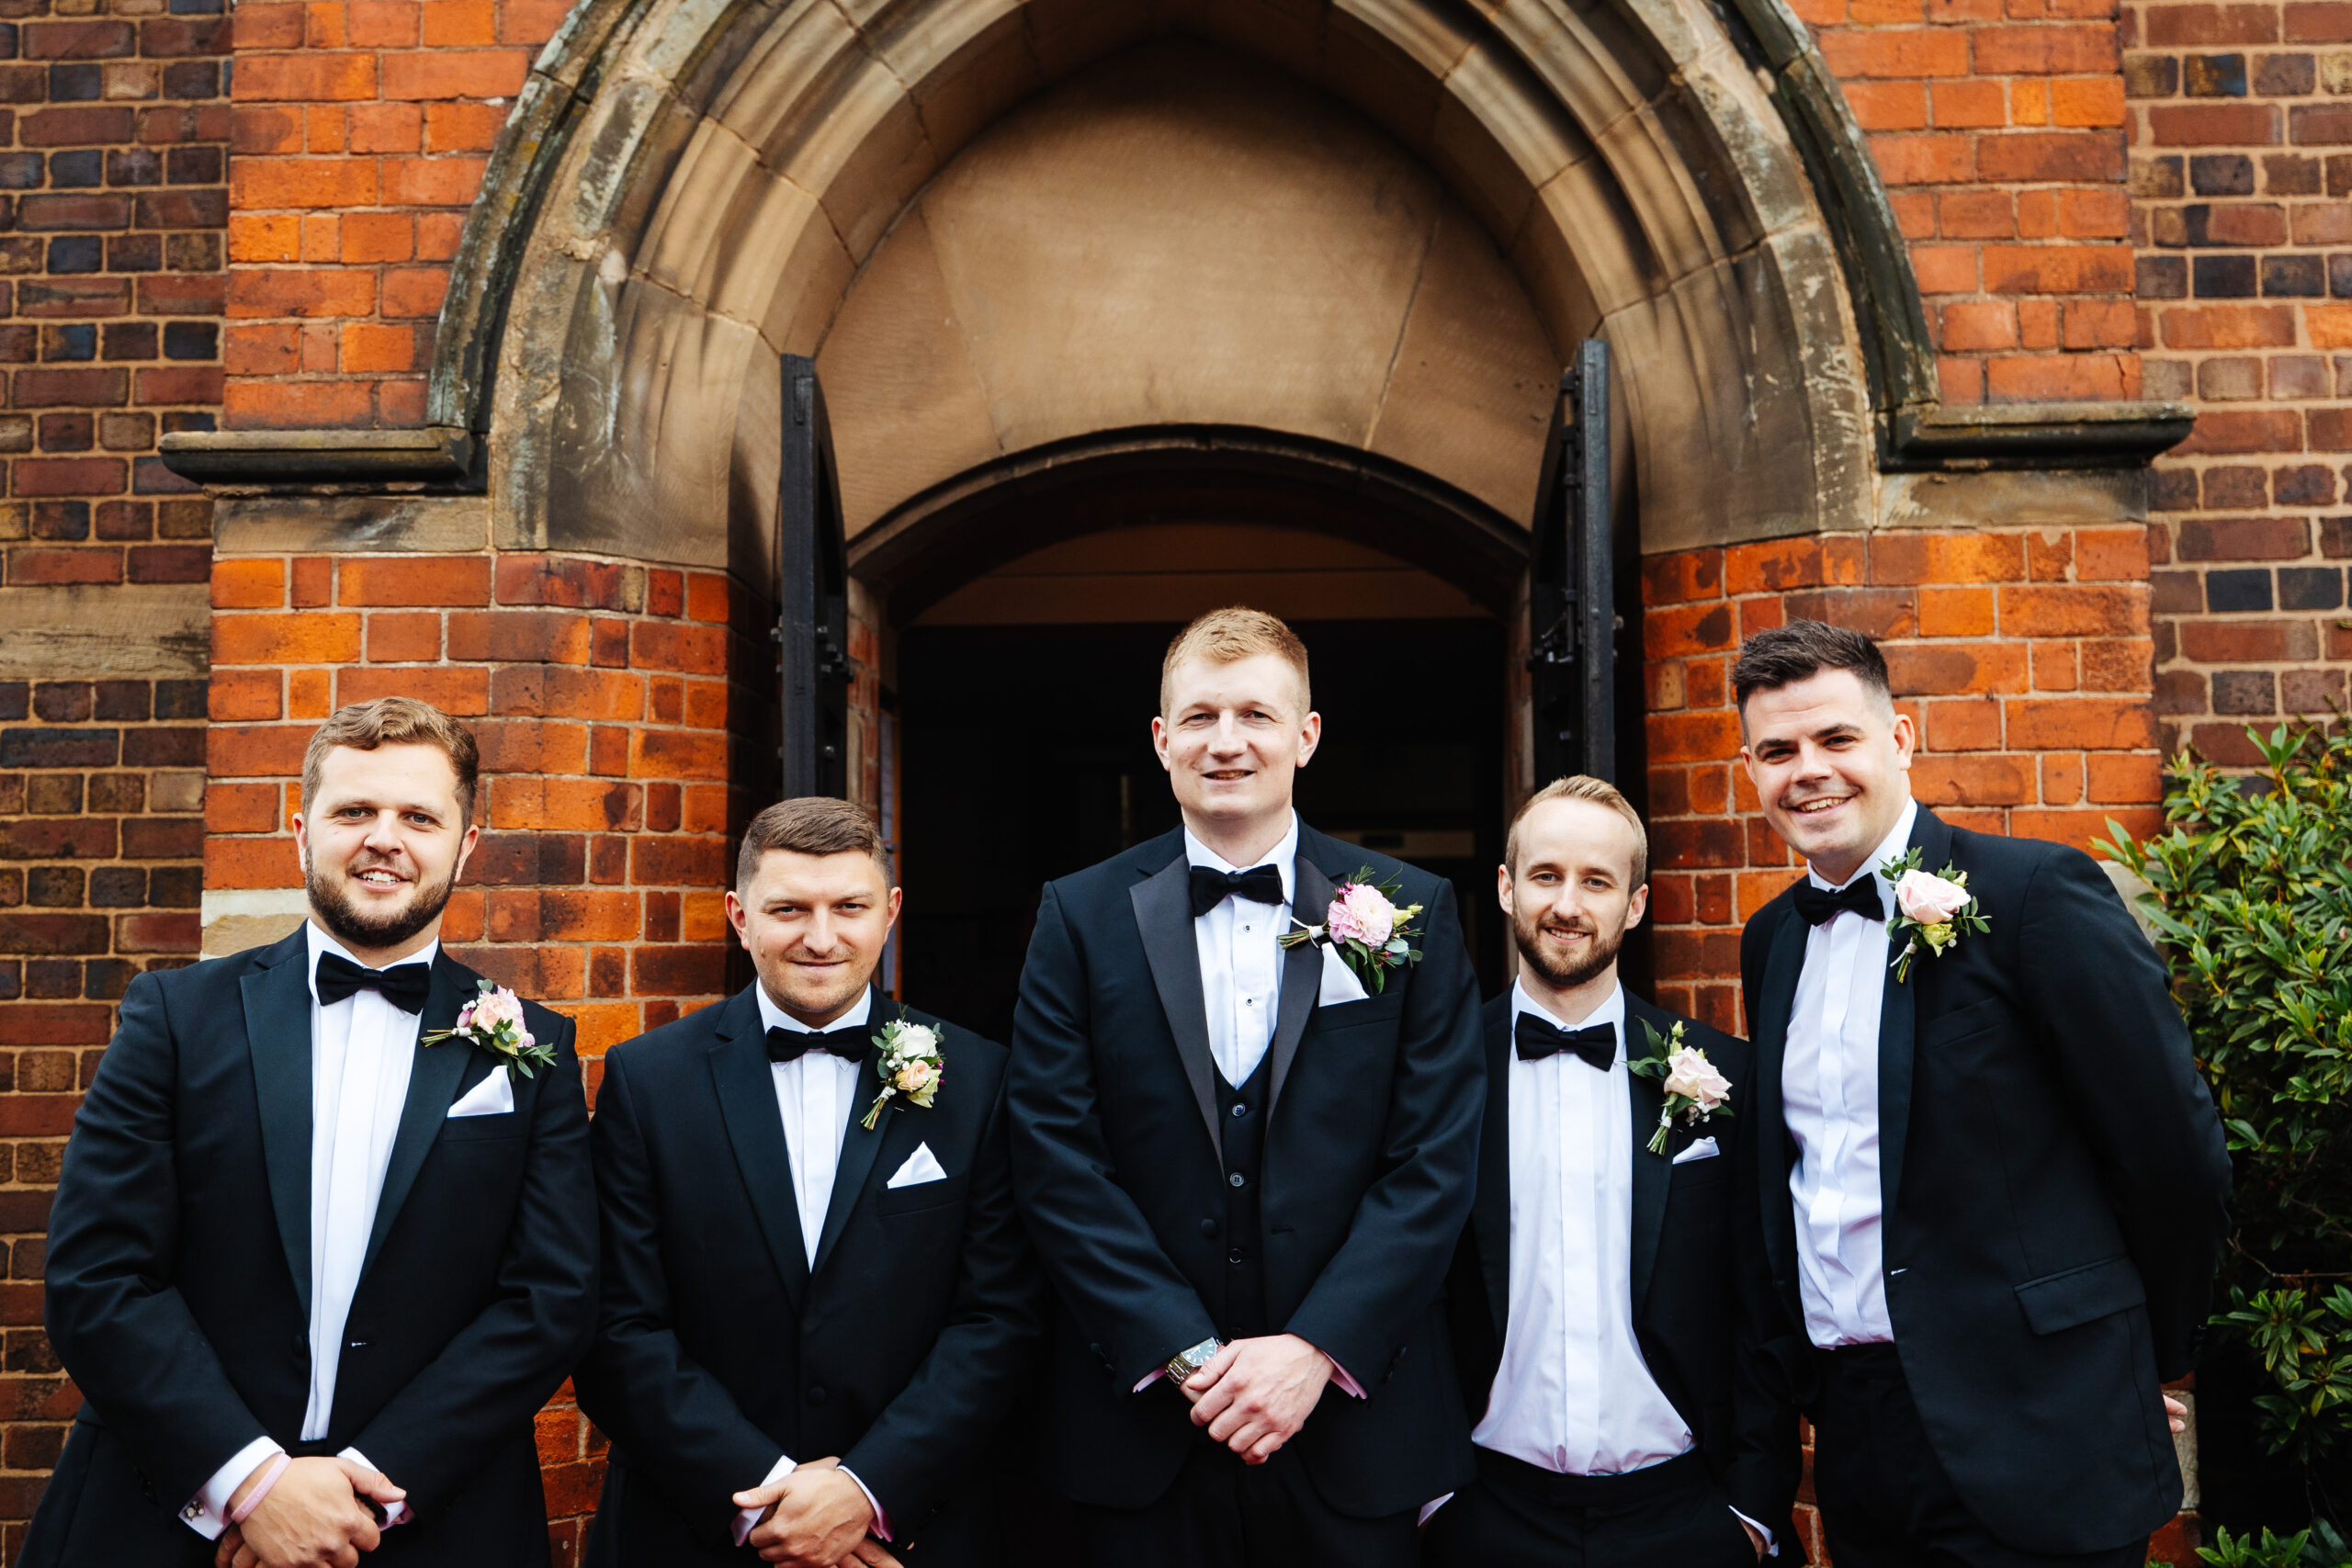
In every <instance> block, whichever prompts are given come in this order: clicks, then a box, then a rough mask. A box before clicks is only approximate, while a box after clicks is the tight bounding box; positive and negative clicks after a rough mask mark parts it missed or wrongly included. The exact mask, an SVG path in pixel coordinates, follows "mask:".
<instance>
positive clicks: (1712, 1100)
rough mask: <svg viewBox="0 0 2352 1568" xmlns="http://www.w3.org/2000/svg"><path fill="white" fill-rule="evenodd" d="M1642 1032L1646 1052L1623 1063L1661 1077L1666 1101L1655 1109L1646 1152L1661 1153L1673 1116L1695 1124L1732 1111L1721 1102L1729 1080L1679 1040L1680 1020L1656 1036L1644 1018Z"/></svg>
mask: <svg viewBox="0 0 2352 1568" xmlns="http://www.w3.org/2000/svg"><path fill="white" fill-rule="evenodd" d="M1642 1033H1643V1034H1644V1035H1645V1037H1647V1039H1648V1041H1649V1047H1650V1055H1648V1056H1646V1057H1645V1058H1644V1059H1643V1060H1641V1061H1638V1062H1637V1061H1634V1060H1633V1059H1632V1058H1630V1057H1628V1058H1627V1060H1626V1063H1625V1066H1626V1069H1627V1070H1628V1071H1630V1072H1636V1073H1639V1074H1641V1075H1642V1077H1645V1078H1660V1079H1663V1080H1664V1084H1663V1088H1664V1089H1665V1090H1666V1104H1665V1105H1663V1106H1662V1107H1660V1108H1659V1110H1658V1113H1657V1132H1656V1133H1654V1134H1651V1136H1650V1153H1652V1154H1654V1155H1662V1154H1664V1153H1666V1140H1667V1135H1668V1134H1669V1133H1671V1132H1672V1131H1673V1130H1674V1119H1675V1118H1676V1117H1678V1116H1679V1117H1681V1118H1682V1120H1683V1121H1685V1122H1689V1123H1690V1124H1691V1125H1692V1126H1694V1127H1695V1126H1697V1125H1698V1124H1699V1123H1700V1122H1712V1121H1713V1120H1714V1119H1715V1118H1716V1117H1718V1116H1729V1115H1731V1114H1732V1111H1730V1110H1729V1109H1728V1108H1727V1106H1726V1104H1725V1102H1726V1101H1728V1100H1730V1099H1731V1079H1729V1078H1727V1077H1724V1075H1723V1069H1721V1068H1720V1067H1717V1066H1715V1065H1714V1064H1713V1062H1710V1061H1709V1060H1707V1054H1706V1053H1705V1052H1704V1051H1702V1050H1701V1049H1699V1047H1697V1046H1696V1045H1685V1044H1684V1043H1682V1024H1681V1022H1680V1021H1679V1020H1678V1021H1676V1023H1675V1025H1674V1032H1673V1033H1671V1034H1668V1035H1660V1034H1659V1033H1658V1032H1657V1029H1656V1028H1655V1027H1654V1026H1652V1024H1651V1023H1650V1021H1649V1020H1648V1019H1644V1020H1642Z"/></svg>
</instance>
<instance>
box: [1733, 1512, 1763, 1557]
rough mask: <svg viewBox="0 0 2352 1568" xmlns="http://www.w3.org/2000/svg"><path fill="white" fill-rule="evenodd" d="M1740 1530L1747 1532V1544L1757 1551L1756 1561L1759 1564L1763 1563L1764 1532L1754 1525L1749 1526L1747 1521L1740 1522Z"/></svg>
mask: <svg viewBox="0 0 2352 1568" xmlns="http://www.w3.org/2000/svg"><path fill="white" fill-rule="evenodd" d="M1739 1528H1740V1529H1744V1530H1746V1531H1747V1544H1748V1545H1750V1546H1752V1547H1754V1548H1755V1549H1756V1561H1757V1562H1763V1561H1764V1532H1763V1531H1762V1530H1760V1529H1757V1528H1756V1527H1755V1526H1754V1525H1751V1524H1749V1523H1748V1522H1747V1520H1746V1519H1742V1520H1740V1521H1739Z"/></svg>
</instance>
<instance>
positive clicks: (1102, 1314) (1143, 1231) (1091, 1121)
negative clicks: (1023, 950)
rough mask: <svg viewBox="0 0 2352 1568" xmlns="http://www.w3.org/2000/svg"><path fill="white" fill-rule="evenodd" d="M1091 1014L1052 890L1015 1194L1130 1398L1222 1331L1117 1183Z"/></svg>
mask: <svg viewBox="0 0 2352 1568" xmlns="http://www.w3.org/2000/svg"><path fill="white" fill-rule="evenodd" d="M1089 1013H1090V1008H1089V998H1088V987H1087V974H1086V964H1085V960H1084V959H1083V958H1082V957H1081V956H1080V953H1079V951H1078V944H1077V942H1076V941H1075V940H1074V939H1073V938H1072V936H1071V933H1070V929H1069V919H1068V917H1066V916H1065V915H1064V913H1063V911H1062V907H1061V900H1060V897H1059V896H1058V895H1057V891H1056V889H1055V888H1054V886H1053V885H1052V884H1050V883H1049V884H1047V885H1046V892H1045V897H1044V898H1043V899H1042V900H1041V901H1040V902H1039V904H1038V907H1037V930H1036V934H1035V936H1034V937H1032V938H1031V939H1030V942H1029V958H1028V962H1027V963H1026V964H1023V966H1022V970H1021V998H1020V1001H1019V1004H1018V1006H1017V1007H1016V1008H1015V1009H1014V1010H1013V1016H1012V1066H1011V1068H1010V1069H1009V1072H1008V1077H1007V1084H1008V1096H1009V1100H1010V1103H1011V1108H1012V1180H1013V1189H1014V1192H1015V1194H1016V1196H1017V1199H1018V1201H1019V1203H1020V1207H1021V1217H1022V1218H1023V1220H1024V1221H1025V1222H1027V1224H1028V1228H1029V1239H1030V1240H1031V1242H1032V1243H1033V1244H1035V1247H1036V1248H1037V1253H1038V1256H1039V1257H1040V1258H1042V1259H1043V1260H1044V1262H1045V1266H1046V1274H1047V1275H1048V1276H1049V1277H1050V1278H1051V1279H1052V1280H1053V1282H1054V1285H1055V1288H1056V1289H1057V1290H1058V1291H1059V1292H1060V1293H1061V1297H1062V1300H1063V1301H1064V1302H1065V1303H1068V1305H1069V1309H1070V1311H1071V1313H1072V1314H1075V1315H1076V1317H1077V1318H1078V1321H1079V1323H1080V1325H1081V1326H1082V1327H1083V1328H1084V1329H1085V1331H1086V1334H1087V1337H1088V1338H1090V1339H1091V1340H1092V1341H1093V1342H1094V1343H1096V1344H1097V1345H1099V1346H1101V1347H1102V1350H1103V1357H1104V1359H1106V1360H1108V1361H1109V1362H1110V1367H1111V1371H1110V1376H1111V1378H1112V1379H1113V1380H1114V1382H1115V1383H1116V1384H1117V1386H1118V1389H1119V1391H1120V1392H1121V1393H1125V1392H1127V1391H1128V1390H1130V1389H1133V1388H1134V1387H1135V1386H1136V1384H1137V1383H1139V1382H1142V1381H1143V1380H1144V1379H1145V1378H1147V1377H1148V1376H1150V1375H1151V1373H1152V1372H1153V1371H1154V1370H1156V1369H1157V1368H1159V1366H1161V1365H1162V1364H1163V1363H1165V1362H1166V1361H1167V1359H1169V1358H1170V1356H1173V1355H1174V1354H1176V1352H1178V1351H1179V1350H1182V1349H1183V1348H1186V1347H1188V1346H1192V1345H1197V1344H1199V1343H1200V1342H1201V1341H1202V1340H1204V1339H1206V1338H1208V1337H1210V1336H1211V1335H1213V1334H1215V1333H1216V1322H1215V1320H1214V1319H1212V1318H1211V1317H1210V1316H1209V1310H1208V1308H1207V1307H1206V1306H1204V1305H1203V1304H1202V1302H1201V1298H1200V1293H1199V1292H1197V1291H1195V1290H1193V1285H1192V1282H1191V1281H1190V1280H1187V1279H1185V1278H1184V1276H1183V1275H1182V1273H1181V1272H1179V1271H1178V1269H1177V1268H1176V1265H1175V1264H1174V1263H1173V1262H1171V1261H1170V1259H1169V1257H1168V1254H1167V1253H1166V1252H1165V1251H1163V1250H1162V1249H1161V1247H1160V1245H1159V1237H1158V1236H1157V1235H1154V1234H1153V1232H1152V1228H1151V1222H1150V1221H1148V1220H1147V1219H1146V1218H1144V1214H1143V1211H1142V1210H1141V1209H1138V1208H1137V1207H1136V1202H1135V1200H1134V1199H1132V1198H1130V1197H1129V1196H1128V1195H1127V1193H1126V1191H1125V1190H1124V1189H1123V1188H1121V1187H1120V1186H1119V1184H1118V1182H1117V1181H1116V1180H1114V1179H1113V1176H1112V1170H1113V1165H1112V1160H1111V1154H1110V1149H1109V1147H1108V1145H1107V1144H1106V1143H1105V1141H1104V1138H1103V1117H1102V1111H1101V1107H1100V1103H1099V1101H1098V1100H1097V1098H1096V1095H1095V1089H1094V1059H1093V1048H1092V1042H1091V1032H1090V1020H1089Z"/></svg>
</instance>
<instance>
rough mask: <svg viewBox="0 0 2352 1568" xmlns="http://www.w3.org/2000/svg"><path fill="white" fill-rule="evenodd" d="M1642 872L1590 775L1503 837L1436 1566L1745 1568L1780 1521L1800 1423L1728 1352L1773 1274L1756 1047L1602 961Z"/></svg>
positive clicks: (1455, 1315)
mask: <svg viewBox="0 0 2352 1568" xmlns="http://www.w3.org/2000/svg"><path fill="white" fill-rule="evenodd" d="M1648 883H1649V836H1648V834H1647V832H1646V831H1645V829H1643V826H1642V819H1641V817H1640V816H1639V814H1637V813H1636V812H1635V811H1634V807H1633V805H1632V803H1631V802H1629V801H1627V800H1626V798H1625V797H1624V795H1622V794H1621V793H1619V792H1618V790H1617V789H1616V787H1615V786H1614V785H1612V784H1608V783H1606V782H1605V781H1603V780H1600V779H1596V778H1590V777H1587V776H1585V775H1581V774H1579V775H1577V776H1575V777H1572V778H1564V779H1559V780H1556V781H1555V782H1554V783H1552V784H1548V785H1546V786H1545V787H1544V788H1543V789H1541V790H1539V791H1537V792H1536V794H1535V795H1533V796H1532V798H1531V799H1530V800H1529V801H1528V802H1527V804H1526V805H1525V806H1523V807H1521V808H1520V812H1519V815H1518V816H1517V817H1516V818H1514V819H1513V820H1512V822H1511V825H1510V835H1509V837H1508V838H1507V839H1506V840H1505V841H1504V847H1503V863H1502V864H1501V865H1500V866H1498V868H1496V876H1495V887H1496V895H1497V897H1498V900H1499V901H1500V903H1501V905H1502V908H1503V913H1504V914H1505V915H1506V916H1507V917H1508V918H1509V919H1510V928H1511V934H1512V936H1513V938H1514V940H1515V941H1516V942H1517V943H1518V947H1519V958H1520V969H1519V979H1518V981H1517V983H1516V984H1515V985H1513V986H1512V987H1511V988H1510V991H1508V992H1506V993H1505V994H1503V995H1501V996H1498V997H1497V998H1495V999H1494V1000H1493V1001H1491V1002H1488V1003H1487V1008H1486V1014H1485V1024H1486V1046H1487V1113H1486V1126H1485V1131H1484V1134H1482V1136H1481V1137H1480V1140H1479V1145H1478V1190H1477V1198H1476V1202H1475V1204H1474V1205H1473V1208H1472V1217H1471V1224H1470V1228H1469V1229H1468V1230H1467V1231H1466V1232H1465V1233H1464V1235H1463V1238H1462V1246H1461V1249H1460V1251H1459V1253H1458V1254H1457V1255H1456V1258H1455V1260H1454V1268H1453V1278H1452V1280H1451V1283H1450V1286H1449V1288H1448V1291H1447V1310H1448V1314H1449V1316H1450V1318H1451V1321H1452V1324H1453V1335H1454V1339H1453V1343H1454V1350H1455V1356H1456V1359H1458V1361H1459V1362H1460V1364H1461V1367H1462V1371H1463V1379H1464V1386H1465V1391H1466V1392H1467V1393H1468V1395H1469V1414H1470V1418H1471V1419H1472V1420H1473V1421H1474V1422H1476V1428H1475V1429H1474V1431H1473V1432H1472V1434H1471V1440H1472V1442H1473V1443H1474V1444H1475V1445H1476V1450H1477V1454H1476V1459H1477V1479H1476V1480H1475V1481H1474V1482H1472V1483H1470V1484H1469V1485H1468V1486H1466V1487H1464V1489H1463V1490H1462V1492H1461V1494H1460V1495H1457V1496H1454V1497H1453V1498H1450V1499H1448V1500H1446V1501H1445V1502H1444V1503H1443V1504H1442V1506H1440V1507H1438V1508H1437V1509H1435V1510H1434V1512H1433V1514H1432V1516H1431V1517H1430V1519H1429V1528H1428V1530H1427V1533H1426V1535H1425V1536H1424V1561H1426V1562H1429V1563H1430V1564H1431V1565H1432V1568H1457V1565H1459V1568H1473V1565H1476V1568H1539V1565H1541V1564H1548V1563H1555V1562H1596V1563H1599V1562H1605V1563H1610V1564H1612V1565H1615V1568H1736V1565H1739V1564H1745V1563H1748V1562H1754V1561H1755V1559H1756V1556H1757V1554H1758V1552H1759V1551H1762V1550H1763V1549H1765V1548H1766V1547H1767V1546H1768V1545H1770V1543H1771V1541H1772V1540H1773V1538H1774V1537H1775V1536H1785V1534H1786V1532H1787V1530H1788V1528H1789V1516H1790V1508H1791V1505H1792V1502H1793V1500H1794V1495H1795V1490H1796V1482H1797V1476H1796V1471H1795V1467H1794V1464H1793V1462H1792V1461H1793V1460H1794V1458H1795V1448H1794V1445H1793V1442H1792V1441H1786V1442H1784V1441H1782V1440H1781V1439H1782V1438H1783V1437H1784V1436H1786V1437H1788V1438H1792V1437H1793V1428H1792V1426H1790V1423H1789V1418H1788V1414H1787V1411H1786V1409H1785V1407H1784V1406H1782V1405H1781V1404H1780V1403H1779V1402H1777V1401H1773V1400H1770V1399H1764V1400H1758V1399H1754V1398H1751V1397H1748V1396H1747V1393H1746V1392H1745V1391H1744V1390H1743V1389H1742V1388H1741V1387H1740V1385H1739V1383H1738V1380H1737V1378H1736V1375H1735V1369H1736V1366H1737V1365H1739V1361H1738V1359H1737V1355H1736V1352H1737V1349H1738V1348H1739V1347H1740V1346H1742V1345H1744V1344H1745V1343H1747V1341H1749V1340H1752V1339H1753V1338H1754V1337H1755V1335H1756V1333H1757V1329H1756V1326H1755V1325H1757V1324H1758V1323H1759V1322H1760V1321H1762V1320H1763V1319H1764V1318H1765V1317H1766V1316H1767V1314H1769V1312H1770V1290H1771V1280H1770V1275H1769V1273H1768V1272H1767V1271H1766V1270H1765V1269H1764V1264H1763V1251H1762V1242H1761V1236H1760V1233H1759V1232H1758V1227H1757V1224H1756V1223H1755V1220H1754V1218H1753V1216H1754V1214H1755V1213H1756V1205H1757V1196H1756V1185H1757V1184H1756V1176H1755V1161H1754V1157H1753V1156H1752V1155H1751V1154H1750V1153H1749V1151H1748V1144H1747V1137H1748V1136H1749V1134H1748V1133H1747V1114H1746V1113H1747V1108H1748V1105H1749V1103H1750V1100H1751V1092H1752V1091H1751V1089H1750V1085H1749V1082H1748V1080H1749V1078H1750V1077H1752V1076H1753V1075H1752V1071H1751V1067H1750V1060H1751V1058H1750V1054H1749V1052H1748V1048H1747V1043H1746V1042H1744V1041H1739V1040H1735V1039H1733V1038H1731V1037H1730V1036H1729V1035H1726V1034H1724V1033H1723V1032H1720V1031H1718V1030H1714V1029H1710V1028H1709V1027H1708V1026H1707V1025H1705V1024H1703V1023H1701V1022H1699V1021H1697V1020H1695V1019H1688V1018H1679V1017H1677V1016H1676V1015H1674V1014H1672V1013H1669V1012H1668V1011H1666V1010H1664V1009H1662V1008H1658V1007H1654V1006H1652V1005H1651V1004H1650V1003H1649V1002H1648V1001H1646V1000H1645V999H1644V998H1640V997H1636V996H1634V994H1633V993H1632V992H1630V991H1628V990H1626V989H1625V988H1624V987H1623V985H1622V984H1621V983H1620V982H1619V980H1618V977H1617V963H1618V954H1619V952H1620V950H1621V949H1622V948H1623V943H1624V940H1625V936H1626V933H1627V932H1629V931H1632V930H1634V928H1635V927H1637V926H1638V925H1640V924H1641V921H1642V918H1643V916H1644V915H1645V913H1646V912H1647V909H1648V906H1649V886H1648ZM1783 1427H1789V1430H1788V1431H1787V1432H1786V1433H1785V1434H1784V1433H1783V1430H1782V1428H1783Z"/></svg>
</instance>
